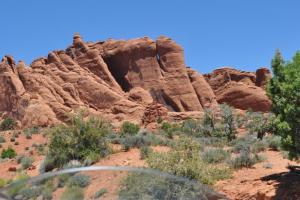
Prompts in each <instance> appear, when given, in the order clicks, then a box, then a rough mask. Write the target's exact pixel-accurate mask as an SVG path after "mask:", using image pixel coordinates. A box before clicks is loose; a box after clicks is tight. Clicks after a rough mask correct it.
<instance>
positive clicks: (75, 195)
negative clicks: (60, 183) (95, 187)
mask: <svg viewBox="0 0 300 200" xmlns="http://www.w3.org/2000/svg"><path fill="white" fill-rule="evenodd" d="M70 199H72V200H82V199H84V192H83V189H82V188H80V187H67V188H66V189H65V191H64V192H63V194H62V196H61V200H70Z"/></svg>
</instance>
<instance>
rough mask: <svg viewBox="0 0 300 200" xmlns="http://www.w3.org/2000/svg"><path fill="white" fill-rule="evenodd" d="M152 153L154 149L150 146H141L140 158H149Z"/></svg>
mask: <svg viewBox="0 0 300 200" xmlns="http://www.w3.org/2000/svg"><path fill="white" fill-rule="evenodd" d="M150 153H152V149H151V147H149V146H142V147H141V148H140V159H145V158H148V156H149V154H150Z"/></svg>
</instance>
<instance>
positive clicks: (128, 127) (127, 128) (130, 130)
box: [120, 121, 140, 136]
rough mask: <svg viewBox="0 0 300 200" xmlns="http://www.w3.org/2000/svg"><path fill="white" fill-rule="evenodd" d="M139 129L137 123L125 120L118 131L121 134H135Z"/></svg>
mask: <svg viewBox="0 0 300 200" xmlns="http://www.w3.org/2000/svg"><path fill="white" fill-rule="evenodd" d="M139 130H140V127H139V125H137V124H134V123H131V122H128V121H125V122H123V124H122V126H121V129H120V133H121V136H126V135H136V134H137V133H138V132H139Z"/></svg>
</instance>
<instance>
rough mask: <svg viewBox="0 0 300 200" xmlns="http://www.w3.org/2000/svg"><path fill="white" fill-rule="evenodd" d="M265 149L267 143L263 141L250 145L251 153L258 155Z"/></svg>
mask: <svg viewBox="0 0 300 200" xmlns="http://www.w3.org/2000/svg"><path fill="white" fill-rule="evenodd" d="M267 148H268V143H267V142H266V141H265V140H258V141H256V142H255V143H253V144H252V146H251V152H252V153H259V152H262V151H265V150H267Z"/></svg>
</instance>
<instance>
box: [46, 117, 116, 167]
mask: <svg viewBox="0 0 300 200" xmlns="http://www.w3.org/2000/svg"><path fill="white" fill-rule="evenodd" d="M110 132H111V127H110V126H109V124H107V123H106V122H103V121H102V120H97V119H94V118H89V119H88V120H83V118H82V116H76V117H74V118H73V120H72V123H71V125H70V126H65V125H60V126H56V127H54V128H52V129H51V130H50V144H49V150H48V154H47V157H48V158H49V159H51V160H52V161H53V164H54V166H56V167H62V166H63V165H64V164H66V163H68V162H69V161H70V160H79V161H84V160H85V159H86V158H88V157H89V156H90V155H91V154H93V153H95V154H99V157H104V156H106V155H107V154H109V152H110V149H109V147H108V145H107V141H106V139H105V136H106V135H107V134H109V133H110Z"/></svg>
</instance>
